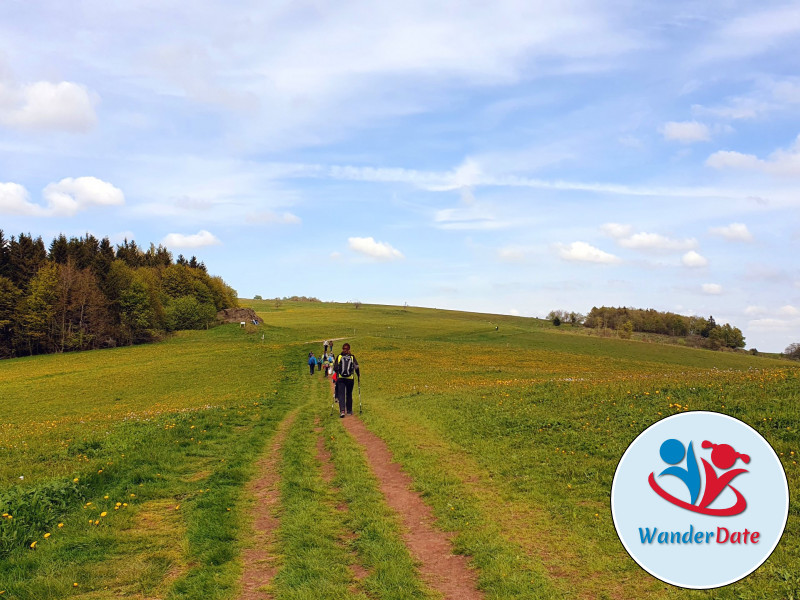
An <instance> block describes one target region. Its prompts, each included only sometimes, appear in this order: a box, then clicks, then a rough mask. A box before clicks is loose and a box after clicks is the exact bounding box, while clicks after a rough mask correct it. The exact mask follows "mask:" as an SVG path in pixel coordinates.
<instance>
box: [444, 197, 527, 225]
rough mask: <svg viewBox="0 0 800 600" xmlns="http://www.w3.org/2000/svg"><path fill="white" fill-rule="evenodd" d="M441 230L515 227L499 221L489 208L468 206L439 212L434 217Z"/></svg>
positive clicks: (508, 222) (507, 222)
mask: <svg viewBox="0 0 800 600" xmlns="http://www.w3.org/2000/svg"><path fill="white" fill-rule="evenodd" d="M433 220H434V223H435V224H436V227H437V228H439V229H458V230H467V229H476V230H491V229H504V228H506V227H511V226H512V225H513V223H512V222H510V221H504V220H501V219H498V218H497V216H496V215H495V214H494V213H493V212H492V211H490V209H489V208H488V207H485V206H480V205H477V204H474V203H473V204H468V205H466V206H465V207H463V208H445V209H442V210H437V211H436V213H435V214H434V217H433Z"/></svg>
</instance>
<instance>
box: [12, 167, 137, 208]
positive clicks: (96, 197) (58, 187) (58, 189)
mask: <svg viewBox="0 0 800 600" xmlns="http://www.w3.org/2000/svg"><path fill="white" fill-rule="evenodd" d="M42 197H43V198H44V200H45V202H46V203H47V206H41V205H39V204H34V203H33V202H31V201H30V199H29V195H28V192H27V190H26V189H25V188H24V187H23V186H21V185H19V184H17V183H0V213H5V214H17V215H27V216H33V217H71V216H74V215H75V214H77V213H78V212H80V211H82V210H86V209H87V208H89V207H91V206H119V205H121V204H124V203H125V196H124V194H123V193H122V191H121V190H120V189H119V188H116V187H114V186H113V185H112V184H110V183H108V182H106V181H103V180H101V179H97V178H96V177H78V178H76V179H73V178H72V177H67V178H65V179H62V180H61V181H59V182H58V183H50V184H48V185H47V187H45V188H44V190H43V191H42Z"/></svg>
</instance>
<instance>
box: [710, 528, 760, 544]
mask: <svg viewBox="0 0 800 600" xmlns="http://www.w3.org/2000/svg"><path fill="white" fill-rule="evenodd" d="M708 535H714V534H713V533H711V532H708V534H707V536H708ZM748 537H749V538H750V543H751V544H757V543H758V538H760V537H761V534H760V533H759V532H758V531H750V530H749V529H745V530H744V531H733V532H731V531H728V529H727V528H726V527H717V543H718V544H725V543H731V544H746V543H748V540H747V538H748Z"/></svg>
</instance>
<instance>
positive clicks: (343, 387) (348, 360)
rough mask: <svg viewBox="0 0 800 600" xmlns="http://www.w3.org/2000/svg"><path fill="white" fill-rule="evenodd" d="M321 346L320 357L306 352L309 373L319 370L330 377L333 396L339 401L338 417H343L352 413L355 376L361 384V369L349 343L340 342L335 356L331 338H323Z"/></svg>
mask: <svg viewBox="0 0 800 600" xmlns="http://www.w3.org/2000/svg"><path fill="white" fill-rule="evenodd" d="M322 346H323V350H322V358H319V357H317V356H314V353H313V352H309V353H308V367H309V370H310V374H311V375H313V374H314V371H320V370H321V371H322V373H323V376H324V377H328V376H330V377H331V379H332V380H333V385H334V398H335V399H336V401H337V402H338V403H339V417H340V418H342V419H343V418H344V417H345V415H352V414H353V387H354V386H355V379H356V378H358V382H359V386H360V384H361V370H360V369H359V367H358V361H357V360H356V357H355V356H353V355H352V354H351V353H350V344H348V343H345V344H342V352H341V353H340V354H338V355H336V356H334V353H333V341H332V340H325V341H324V342H323V343H322ZM329 349H330V352H329V351H328V350H329ZM359 389H360V388H359Z"/></svg>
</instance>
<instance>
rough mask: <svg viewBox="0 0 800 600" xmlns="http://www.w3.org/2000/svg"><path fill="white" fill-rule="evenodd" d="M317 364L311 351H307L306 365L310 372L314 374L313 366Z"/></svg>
mask: <svg viewBox="0 0 800 600" xmlns="http://www.w3.org/2000/svg"><path fill="white" fill-rule="evenodd" d="M316 366H317V359H316V358H315V357H314V353H313V352H309V353H308V367H309V368H310V369H311V374H312V375H313V374H314V367H316Z"/></svg>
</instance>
